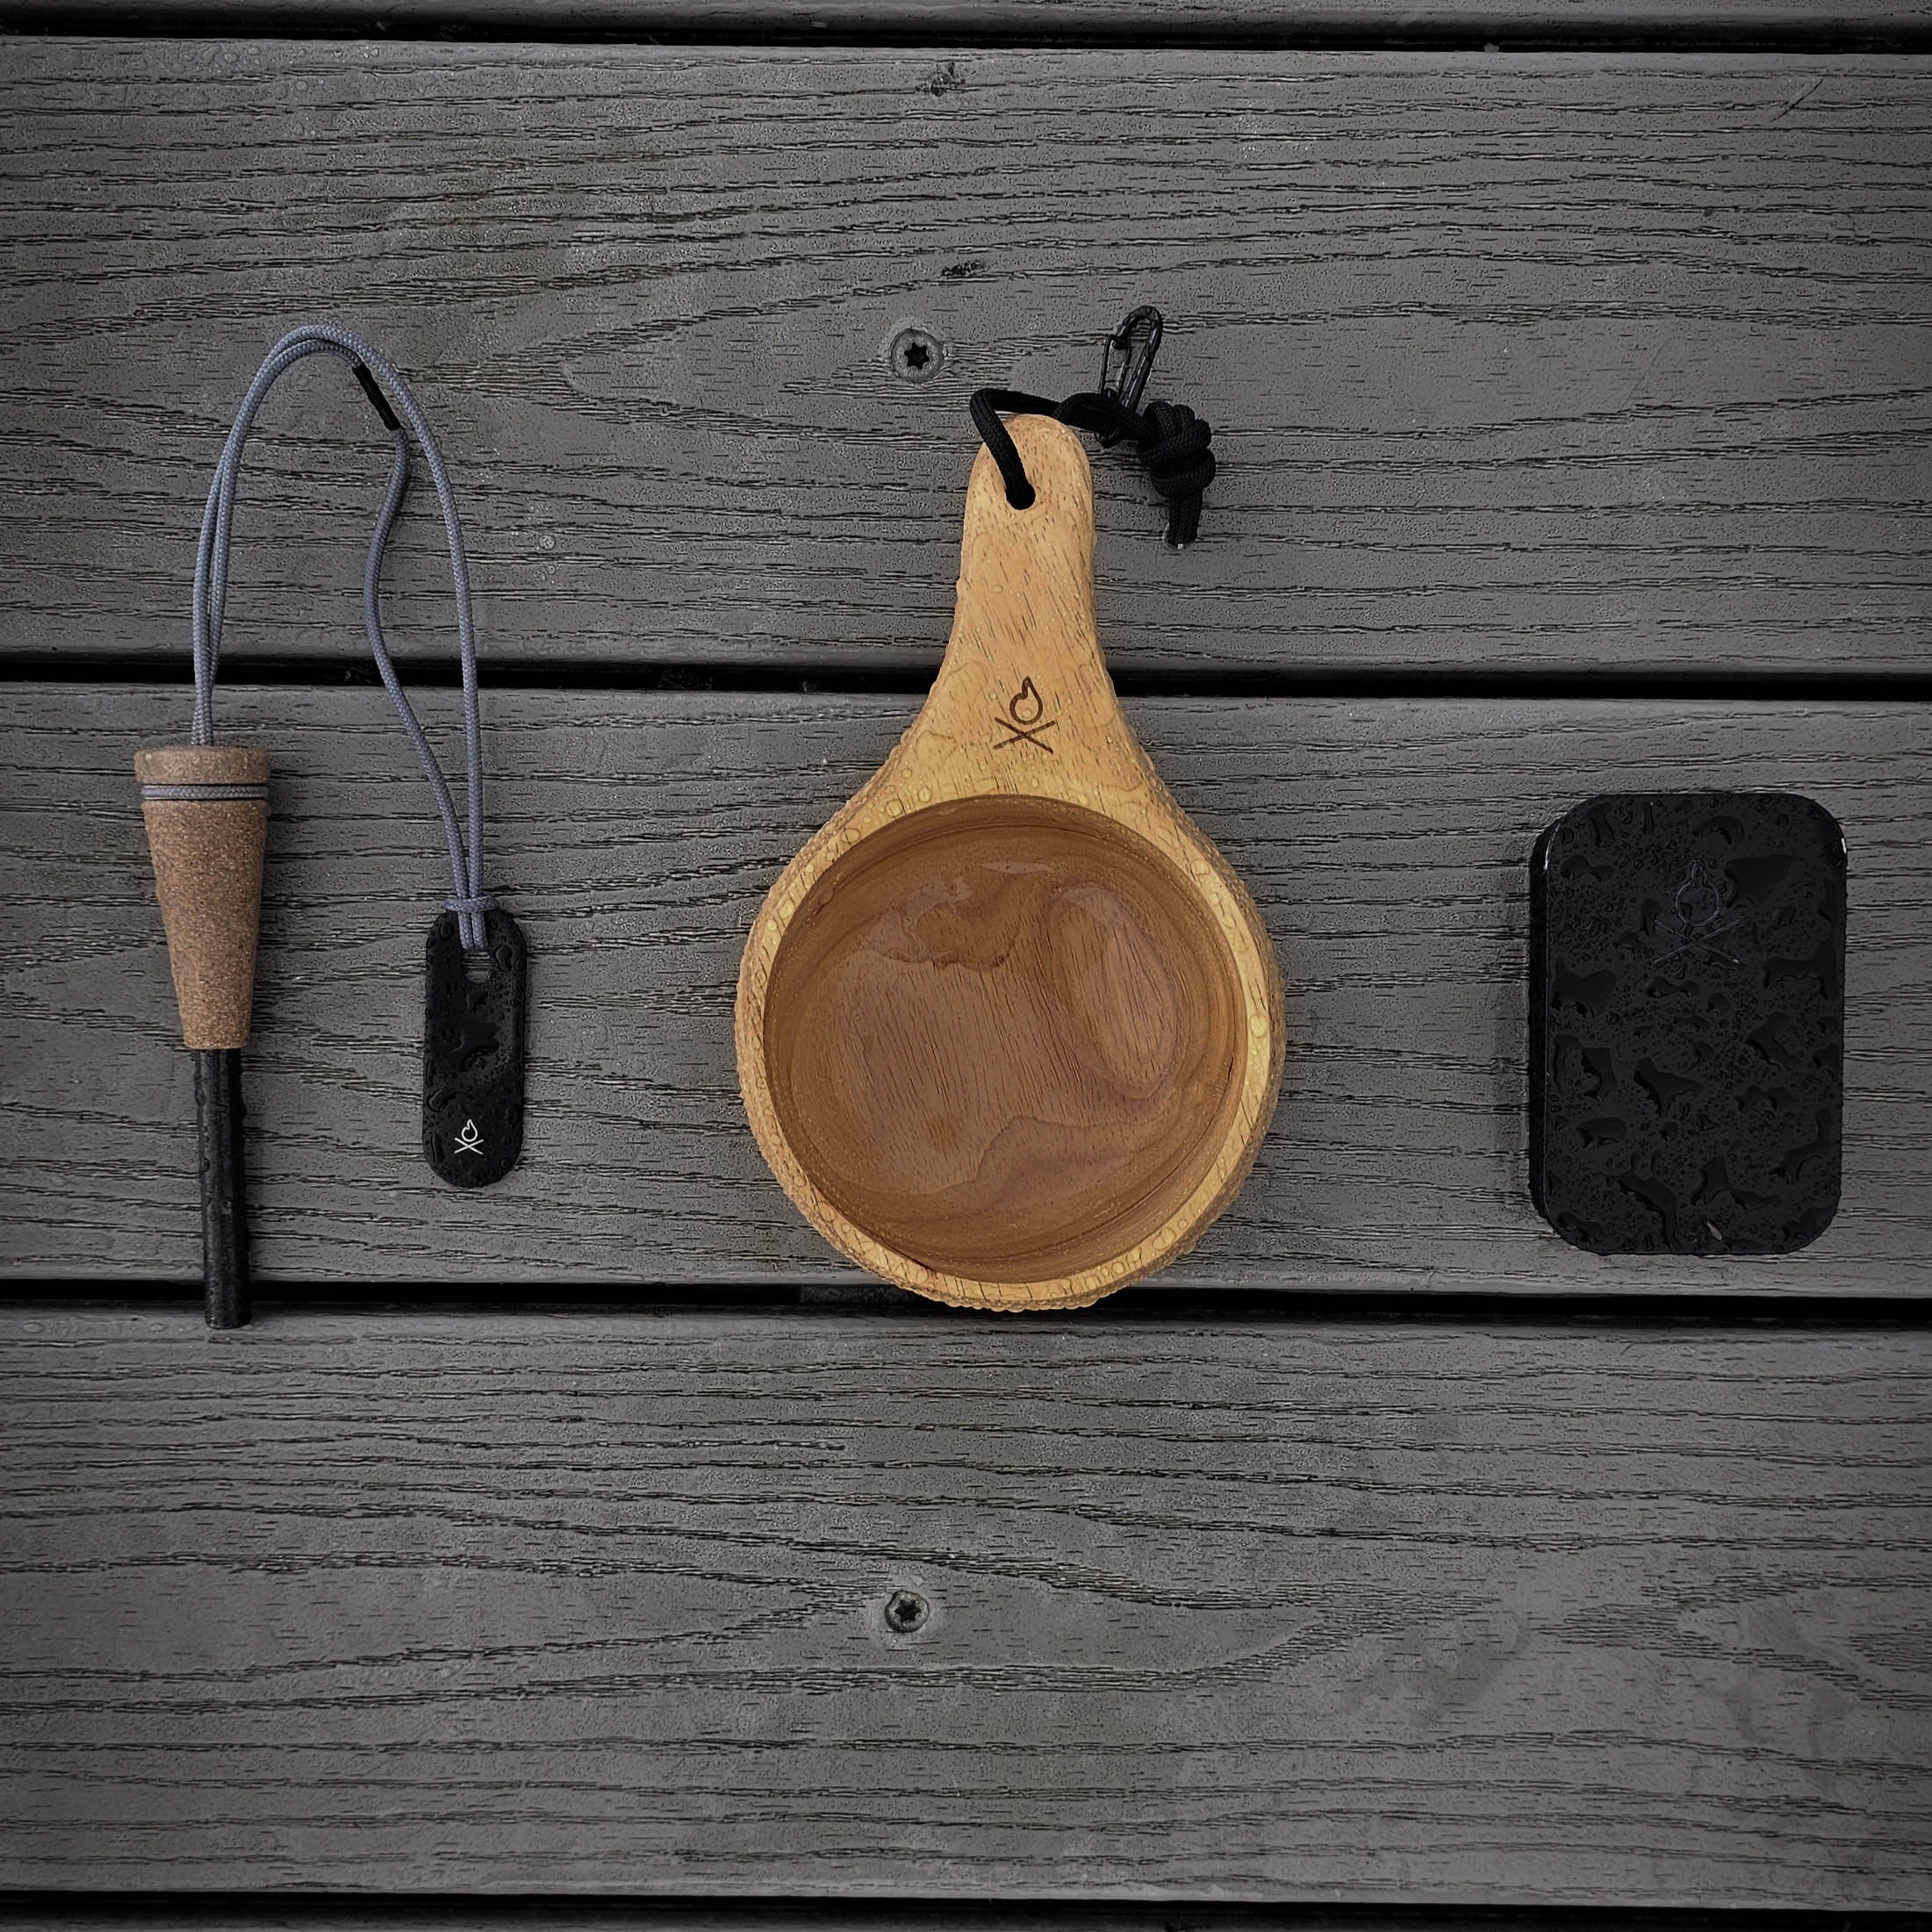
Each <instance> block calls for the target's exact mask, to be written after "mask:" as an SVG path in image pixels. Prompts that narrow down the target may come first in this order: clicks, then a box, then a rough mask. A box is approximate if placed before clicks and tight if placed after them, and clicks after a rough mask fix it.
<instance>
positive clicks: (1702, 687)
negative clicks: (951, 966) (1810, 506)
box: [0, 650, 1932, 705]
mask: <svg viewBox="0 0 1932 1932" xmlns="http://www.w3.org/2000/svg"><path fill="white" fill-rule="evenodd" d="M391 657H392V659H393V661H394V663H395V664H396V667H397V669H398V671H399V672H401V674H402V676H403V679H404V680H405V682H406V683H407V684H408V685H409V686H411V687H412V688H420V689H422V690H426V691H454V690H456V688H457V687H458V686H459V685H460V684H461V682H462V672H461V667H460V666H459V665H458V664H457V663H456V660H454V659H453V658H451V657H449V656H448V655H447V654H444V655H442V656H439V657H411V656H410V654H409V653H408V652H407V651H406V650H393V651H392V652H391ZM937 668H938V657H937V653H935V654H934V656H933V658H932V661H931V662H930V663H922V664H885V665H880V666H879V667H878V668H876V669H874V668H873V667H872V666H869V665H865V666H857V667H852V666H842V665H836V664H835V665H830V666H828V667H825V668H823V669H820V670H810V671H788V670H786V669H785V668H784V667H783V666H782V665H779V664H705V663H700V662H698V661H696V660H677V659H673V660H671V661H668V662H653V663H649V664H612V663H610V662H608V661H607V660H602V659H596V658H591V659H585V660H584V661H581V662H573V661H568V660H566V661H564V662H562V663H557V662H553V661H551V660H549V659H534V660H533V659H525V658H498V659H490V658H487V657H485V658H484V659H482V660H481V661H480V662H479V663H478V683H479V684H480V685H481V686H482V688H483V689H484V690H485V691H489V690H492V689H496V690H499V691H571V692H584V693H600V692H607V693H629V692H653V691H679V692H700V693H702V692H718V693H745V694H748V695H751V694H759V695H772V696H779V697H786V696H797V697H809V696H814V695H821V694H823V695H840V696H853V697H902V696H908V695H910V696H916V697H923V695H924V694H925V693H926V692H927V691H928V690H930V688H931V685H932V680H933V677H934V674H935V672H937ZM221 674H222V679H223V680H224V682H226V683H229V684H254V685H266V686H273V687H274V688H276V689H277V690H289V689H308V690H315V691H334V690H340V689H342V688H344V687H367V688H369V689H377V688H379V687H380V686H381V682H382V680H381V679H380V678H379V677H378V676H377V672H376V669H375V666H374V664H372V663H371V661H370V659H369V657H367V656H365V655H363V654H360V653H357V654H355V655H350V656H345V657H324V658H316V657H278V656H274V655H269V654H263V655H261V656H251V655H250V654H249V653H248V652H246V651H234V652H232V653H230V652H224V653H223V656H222V660H221ZM1109 675H1110V678H1111V679H1112V682H1113V685H1114V688H1115V689H1116V690H1117V691H1118V692H1119V693H1120V694H1121V696H1122V697H1124V698H1345V699H1387V700H1402V699H1426V698H1494V699H1497V700H1505V699H1512V700H1526V701H1534V700H1542V699H1558V698H1570V699H1597V700H1602V701H1604V702H1606V703H1607V702H1611V701H1612V700H1619V699H1632V698H1636V699H1641V698H1670V699H1675V700H1683V701H1684V702H1686V703H1692V702H1698V701H1702V700H1723V699H1737V698H1748V699H1750V700H1752V701H1754V702H1760V701H1763V702H1780V701H1782V702H1787V703H1792V704H1802V703H1820V702H1832V703H1838V704H1873V705H1878V704H1928V703H1932V671H1925V672H1902V671H1882V670H1870V671H1868V670H1864V669H1862V668H1860V667H1858V666H1857V665H1849V666H1846V667H1843V668H1842V669H1840V670H1836V671H1832V672H1793V671H1783V670H1778V669H1775V668H1773V669H1768V670H1758V671H1732V672H1713V673H1711V674H1709V675H1704V676H1699V675H1697V674H1694V673H1691V672H1682V673H1679V672H1673V671H1671V670H1670V669H1669V668H1668V667H1666V668H1664V669H1661V670H1658V671H1655V672H1644V673H1634V672H1618V671H1586V670H1574V671H1560V670H1559V671H1542V672H1519V671H1512V670H1506V669H1505V670H1495V671H1483V670H1476V669H1470V670H1461V671H1434V670H1432V669H1430V668H1429V667H1428V666H1426V665H1417V666H1413V667H1408V668H1404V669H1401V670H1394V671H1386V672H1372V671H1353V670H1340V669H1334V670H1325V669H1322V668H1319V667H1313V668H1311V667H1305V666H1299V665H1293V664H1282V665H1280V666H1268V667H1236V666H1226V667H1216V668H1204V669H1201V670H1185V671H1182V670H1167V669H1162V668H1160V667H1159V666H1137V665H1134V664H1122V665H1110V666H1109ZM10 684H19V685H50V684H51V685H71V686H76V687H81V688H85V689H87V690H90V691H97V690H100V689H102V688H104V687H116V686H122V687H128V688H133V689H138V690H147V689H153V688H155V687H157V686H158V687H162V688H170V689H172V688H179V689H181V690H183V691H186V690H189V689H190V688H191V687H192V684H193V677H192V672H191V667H190V664H189V663H188V661H187V658H186V656H185V654H183V657H182V659H181V660H180V661H179V662H176V661H174V660H171V659H164V658H156V657H136V656H126V657H119V656H117V657H75V656H73V655H72V654H70V653H64V652H34V651H23V652H18V653H16V654H14V655H11V656H0V686H5V685H10Z"/></svg>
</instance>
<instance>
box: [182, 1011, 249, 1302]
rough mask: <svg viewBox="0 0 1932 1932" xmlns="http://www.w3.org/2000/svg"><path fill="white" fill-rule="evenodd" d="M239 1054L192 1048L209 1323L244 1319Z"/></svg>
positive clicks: (245, 1249) (245, 1287)
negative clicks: (193, 1051) (193, 1053)
mask: <svg viewBox="0 0 1932 1932" xmlns="http://www.w3.org/2000/svg"><path fill="white" fill-rule="evenodd" d="M195 1112H196V1117H197V1131H198V1140H199V1146H200V1153H201V1275H202V1285H203V1289H204V1291H205V1295H206V1297H207V1309H208V1325H209V1327H211V1328H241V1327H243V1326H245V1325H246V1324H247V1322H248V1190H247V1187H246V1173H247V1170H246V1168H245V1167H244V1165H243V1162H242V1158H241V1122H242V1117H243V1114H244V1112H245V1110H244V1108H243V1107H242V1104H241V1052H240V1050H239V1049H238V1048H235V1047H232V1046H208V1047H201V1048H198V1050H197V1051H196V1052H195Z"/></svg>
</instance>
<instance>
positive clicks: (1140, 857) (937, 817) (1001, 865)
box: [734, 416, 1282, 1309]
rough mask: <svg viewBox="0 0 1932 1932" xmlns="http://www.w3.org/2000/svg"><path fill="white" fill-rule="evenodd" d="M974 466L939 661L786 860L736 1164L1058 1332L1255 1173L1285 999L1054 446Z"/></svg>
mask: <svg viewBox="0 0 1932 1932" xmlns="http://www.w3.org/2000/svg"><path fill="white" fill-rule="evenodd" d="M1008 434H1009V435H1010V436H1011V437H1012V438H1013V441H1014V448H1015V449H1016V453H1017V454H1018V456H1019V457H1020V458H1021V460H1022V462H1023V464H1024V470H1025V475H1026V477H1027V479H1028V489H1029V500H1028V502H1027V504H1026V505H1025V506H1023V507H1021V508H1015V507H1014V506H1012V505H1011V503H1010V502H1009V499H1008V496H1007V491H1006V485H1005V484H1004V483H1003V481H1002V478H1001V476H1000V472H999V470H998V469H997V468H996V467H995V463H994V460H993V457H992V456H991V454H990V453H989V452H982V453H981V454H980V457H979V459H978V461H977V462H976V463H974V464H973V481H972V484H971V486H970V487H969V489H968V491H967V492H966V519H965V528H964V534H963V536H962V539H961V542H960V559H959V603H958V607H957V608H956V610H955V612H954V615H953V621H952V639H951V641H950V642H949V643H948V644H947V646H946V655H945V660H944V663H943V664H941V665H940V667H939V672H938V675H937V677H936V678H935V679H933V683H932V689H931V691H930V693H928V695H927V697H926V700H925V702H924V703H923V705H922V706H921V707H920V709H919V715H917V716H916V718H915V719H914V720H913V721H912V722H911V723H910V724H909V726H908V727H907V728H906V732H905V736H903V737H901V739H900V741H899V743H897V744H896V745H894V747H893V750H892V752H891V754H890V756H889V757H888V758H887V760H886V762H885V763H884V764H883V765H880V768H879V770H878V771H877V772H874V773H873V775H872V777H871V778H869V779H866V781H865V784H864V785H863V786H860V787H859V789H858V791H857V792H856V793H855V794H853V795H852V796H851V798H850V799H848V800H847V801H845V802H844V804H843V805H842V806H841V807H840V808H838V810H837V813H835V814H834V815H833V816H832V817H831V818H830V819H829V820H827V822H825V824H824V825H823V826H822V828H821V829H820V830H818V831H817V832H815V833H814V835H813V836H812V837H811V838H810V839H809V840H808V842H807V843H806V844H805V845H804V847H803V848H802V849H801V851H799V852H798V853H797V854H796V855H795V856H794V858H792V859H791V860H790V862H789V863H788V864H787V865H786V867H785V870H784V871H783V872H781V873H779V876H778V878H777V879H776V880H774V881H773V882H772V888H771V890H770V891H769V892H768V893H767V894H765V902H764V904H763V905H761V906H760V907H759V909H758V917H757V918H756V919H755V920H754V921H753V922H752V926H751V937H749V938H748V939H747V940H746V941H745V945H744V957H743V963H742V965H741V966H740V967H739V969H738V989H737V1002H736V1021H735V1026H734V1031H735V1036H736V1054H737V1067H738V1081H739V1085H740V1088H742V1090H743V1095H744V1103H745V1111H746V1114H747V1116H748V1117H749V1118H750V1120H751V1128H752V1131H753V1132H754V1133H755V1134H756V1136H757V1138H758V1146H759V1150H760V1152H762V1153H763V1154H764V1155H765V1160H767V1161H768V1162H769V1163H770V1165H771V1167H772V1173H773V1174H774V1175H775V1176H776V1177H777V1179H778V1181H779V1186H780V1187H782V1188H783V1189H785V1191H786V1194H787V1195H788V1196H790V1197H791V1198H792V1200H794V1202H796V1203H798V1206H799V1209H800V1210H801V1212H802V1213H803V1214H804V1215H805V1217H806V1218H807V1219H808V1220H809V1221H810V1222H811V1224H812V1225H813V1226H814V1227H815V1228H816V1229H818V1231H819V1232H820V1233H822V1235H824V1237H825V1238H826V1239H827V1240H829V1241H830V1243H831V1244H832V1245H833V1246H835V1247H836V1248H837V1249H838V1251H839V1252H840V1253H842V1254H845V1255H848V1256H850V1257H851V1259H852V1260H855V1261H857V1262H858V1263H859V1265H860V1266H861V1267H863V1268H869V1269H871V1270H872V1271H873V1273H874V1274H877V1275H882V1276H883V1277H884V1278H885V1279H886V1280H887V1281H889V1282H895V1283H897V1284H898V1285H899V1286H900V1287H901V1288H909V1289H912V1290H913V1291H914V1292H915V1293H917V1294H921V1295H928V1296H931V1297H932V1298H933V1299H934V1300H936V1301H941V1302H948V1303H951V1304H953V1305H954V1306H971V1307H982V1308H1034V1309H1039V1308H1083V1307H1086V1306H1087V1305H1088V1304H1090V1303H1092V1302H1095V1301H1097V1300H1098V1299H1099V1298H1100V1297H1101V1296H1102V1295H1107V1294H1110V1293H1112V1292H1113V1290H1115V1289H1118V1288H1121V1287H1124V1285H1125V1284H1126V1283H1127V1282H1131V1281H1134V1280H1137V1279H1138V1278H1139V1277H1140V1276H1141V1275H1147V1274H1151V1273H1153V1271H1154V1270H1156V1269H1158V1268H1163V1267H1165V1266H1166V1265H1167V1263H1168V1262H1169V1261H1171V1260H1174V1257H1175V1256H1176V1255H1179V1254H1182V1253H1186V1251H1187V1250H1188V1249H1189V1247H1191V1246H1193V1245H1194V1243H1195V1241H1196V1239H1197V1238H1198V1237H1199V1235H1200V1232H1201V1231H1202V1229H1203V1228H1204V1227H1206V1226H1207V1225H1209V1224H1210V1222H1211V1221H1212V1220H1213V1219H1214V1218H1215V1217H1216V1216H1217V1215H1218V1214H1220V1213H1221V1212H1222V1211H1223V1210H1225V1208H1226V1207H1227V1205H1228V1203H1230V1202H1231V1201H1232V1200H1233V1198H1234V1196H1235V1195H1236V1194H1237V1192H1239V1189H1240V1186H1241V1183H1242V1181H1244V1180H1245V1179H1246V1175H1247V1173H1248V1170H1249V1168H1250V1167H1253V1164H1254V1155H1255V1152H1256V1150H1257V1149H1258V1148H1259V1147H1260V1142H1261V1136H1262V1135H1263V1134H1264V1133H1265V1132H1266V1131H1267V1129H1268V1120H1269V1117H1271V1116H1272V1115H1273V1113H1274V1111H1275V1093H1276V1089H1277V1088H1279V1086H1280V1084H1281V1076H1282V982H1281V973H1280V972H1279V970H1278V968H1277V967H1276V966H1275V949H1274V946H1273V944H1272V943H1271V942H1270V940H1269V938H1268V933H1267V931H1266V930H1265V929H1264V928H1263V927H1262V925H1261V922H1260V916H1259V915H1258V914H1257V913H1256V911H1255V909H1254V901H1253V899H1252V898H1251V897H1250V896H1249V894H1248V893H1247V890H1246V887H1244V886H1243V885H1242V884H1241V881H1240V880H1239V878H1238V877H1237V876H1236V875H1235V873H1233V872H1232V869H1231V868H1230V867H1229V865H1228V863H1227V861H1226V859H1225V858H1223V857H1222V855H1221V853H1220V852H1219V851H1217V849H1216V847H1215V845H1214V844H1213V842H1212V841H1211V840H1210V839H1208V838H1206V837H1203V834H1202V832H1201V830H1200V828H1199V827H1198V826H1196V824H1195V823H1194V822H1192V821H1191V820H1190V819H1189V817H1188V815H1187V814H1186V813H1185V812H1183V811H1182V810H1181V808H1180V807H1179V805H1177V804H1176V803H1175V802H1174V794H1172V793H1171V792H1169V791H1168V789H1167V786H1164V785H1163V784H1162V783H1161V782H1160V775H1159V774H1158V773H1157V772H1155V770H1154V768H1153V764H1152V763H1151V761H1150V760H1149V759H1148V757H1147V754H1146V751H1143V750H1142V748H1141V746H1140V744H1139V743H1138V740H1137V739H1136V738H1135V736H1134V734H1133V728H1132V726H1131V725H1130V724H1129V723H1128V722H1127V720H1126V717H1125V716H1124V714H1123V713H1122V711H1121V708H1120V702H1119V700H1118V699H1117V697H1116V696H1115V695H1114V688H1113V686H1112V685H1111V684H1110V682H1109V680H1108V676H1107V667H1106V664H1105V663H1104V662H1103V661H1102V657H1101V651H1100V643H1099V640H1098V638H1097V636H1095V629H1094V595H1093V583H1094V492H1093V483H1092V478H1091V476H1090V473H1089V470H1088V462H1087V456H1086V452H1085V451H1084V450H1083V449H1081V442H1080V438H1079V437H1078V436H1076V435H1074V432H1073V431H1072V430H1070V429H1067V428H1065V427H1062V426H1061V425H1060V424H1059V423H1056V422H1053V421H1051V420H1044V419H1042V418H1040V417H1037V416H1035V417H1023V418H1018V419H1016V420H1014V421H1013V422H1012V423H1011V424H1010V425H1009V428H1008Z"/></svg>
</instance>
